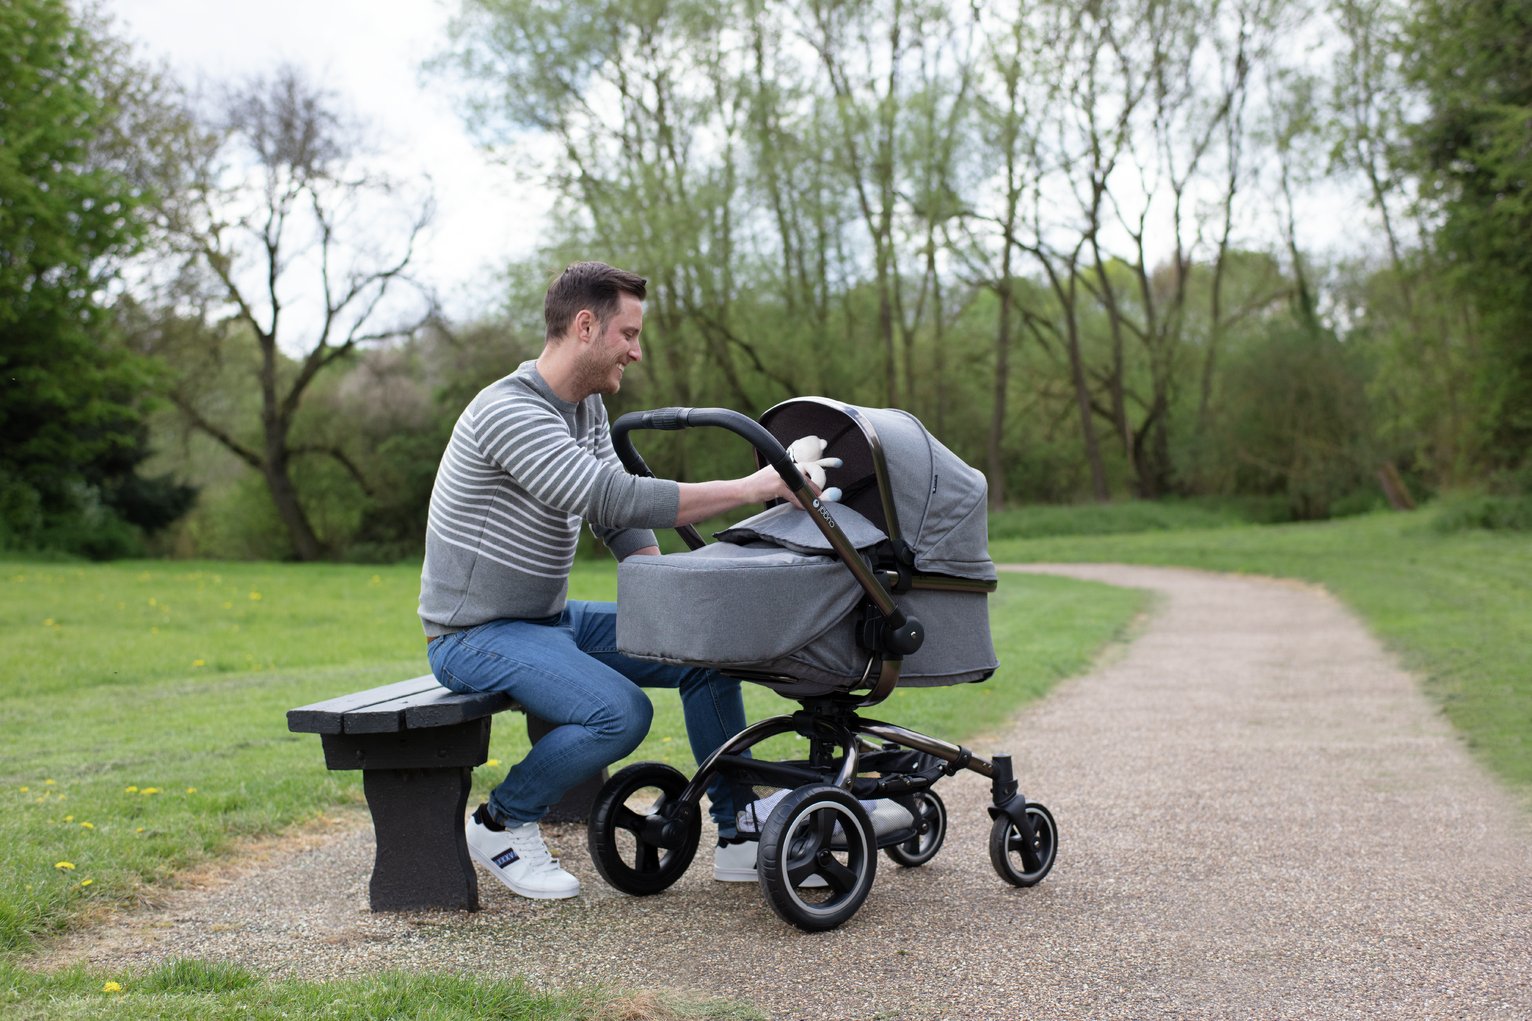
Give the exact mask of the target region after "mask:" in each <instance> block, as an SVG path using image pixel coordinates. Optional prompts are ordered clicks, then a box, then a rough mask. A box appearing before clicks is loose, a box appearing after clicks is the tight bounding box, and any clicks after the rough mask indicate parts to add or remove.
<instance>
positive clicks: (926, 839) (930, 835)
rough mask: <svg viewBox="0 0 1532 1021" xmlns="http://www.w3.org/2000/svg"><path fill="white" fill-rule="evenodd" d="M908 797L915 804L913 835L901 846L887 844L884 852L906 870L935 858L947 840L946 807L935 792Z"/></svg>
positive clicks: (917, 792) (919, 792) (921, 792)
mask: <svg viewBox="0 0 1532 1021" xmlns="http://www.w3.org/2000/svg"><path fill="white" fill-rule="evenodd" d="M911 797H912V798H913V799H914V802H915V835H914V836H913V837H911V838H910V839H908V840H906V841H905V842H904V843H902V844H890V845H889V846H888V847H885V848H884V849H883V853H884V854H886V855H888V857H889V858H890V860H892V861H894V862H895V863H896V864H899V865H903V866H904V867H905V868H915V867H916V866H918V865H924V864H925V863H926V862H928V861H930V860H931V859H932V858H935V857H936V852H937V851H940V850H941V849H942V841H943V840H945V839H947V806H946V805H944V804H942V799H941V798H939V797H937V796H936V792H935V791H916V792H915V793H914V794H913V795H911Z"/></svg>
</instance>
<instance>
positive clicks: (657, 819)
mask: <svg viewBox="0 0 1532 1021" xmlns="http://www.w3.org/2000/svg"><path fill="white" fill-rule="evenodd" d="M685 787H686V777H685V776H684V775H683V774H682V773H681V771H680V770H678V769H675V768H673V767H671V766H667V765H665V764H664V763H663V762H639V763H636V764H634V765H631V766H628V767H627V768H626V769H622V770H619V771H618V772H617V773H616V774H615V775H614V776H613V777H612V778H611V779H609V780H607V782H606V783H605V784H603V785H602V787H601V792H600V793H599V794H597V795H596V801H595V803H594V805H593V806H592V808H591V816H590V828H589V830H588V831H587V832H588V842H589V844H590V856H591V860H592V861H593V862H595V864H596V871H597V872H599V873H601V878H602V879H605V880H606V881H607V882H608V883H610V884H611V885H612V886H615V887H616V888H617V889H619V890H621V891H622V892H623V893H631V894H634V895H636V896H646V895H648V894H652V893H659V892H660V891H661V890H664V889H667V888H668V887H669V886H670V885H671V884H672V883H674V882H675V881H676V880H677V879H680V878H681V876H682V874H683V873H685V872H686V868H687V866H689V865H690V864H691V863H692V858H693V857H694V856H695V855H696V854H697V842H698V841H699V840H700V839H701V838H702V814H701V812H699V811H698V810H697V807H696V806H692V808H691V811H689V812H680V811H678V809H681V808H684V807H685V806H683V805H681V804H679V802H678V801H677V798H678V797H679V795H680V794H681V791H682V790H683V789H684V788H685ZM666 823H669V830H670V832H669V833H668V834H661V833H660V832H659V829H660V827H661V826H662V825H664V824H666Z"/></svg>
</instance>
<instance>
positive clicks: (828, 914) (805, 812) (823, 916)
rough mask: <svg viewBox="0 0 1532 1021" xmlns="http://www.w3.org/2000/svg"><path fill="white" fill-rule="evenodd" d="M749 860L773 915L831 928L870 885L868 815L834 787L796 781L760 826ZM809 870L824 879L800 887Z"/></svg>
mask: <svg viewBox="0 0 1532 1021" xmlns="http://www.w3.org/2000/svg"><path fill="white" fill-rule="evenodd" d="M756 866H757V868H758V870H759V874H760V883H761V889H762V891H764V892H765V894H766V900H767V902H768V903H770V904H771V906H772V909H773V910H775V911H776V913H777V914H779V915H781V916H782V918H784V919H785V920H787V921H789V922H791V923H792V924H794V925H796V926H797V927H798V928H800V929H805V930H807V931H809V932H823V931H824V930H826V929H833V928H835V927H836V926H837V925H840V924H841V923H842V922H844V921H846V920H847V919H848V918H850V917H851V916H852V915H854V914H856V912H857V909H858V908H860V907H861V906H862V901H864V900H866V899H867V893H868V891H869V890H871V889H872V880H873V876H874V875H876V874H877V870H878V845H877V841H876V839H875V838H874V836H873V830H872V822H871V821H870V820H869V819H868V818H867V812H866V810H865V809H863V808H862V805H861V803H860V802H859V801H857V800H856V798H854V797H852V796H851V795H850V794H849V793H847V792H846V791H844V790H842V789H840V788H839V787H834V786H831V785H829V784H809V785H808V786H806V787H799V788H797V789H796V790H794V791H792V792H791V793H790V794H788V795H787V797H785V798H783V799H782V801H781V802H780V803H779V804H778V805H777V807H776V808H774V809H772V812H771V815H770V816H768V817H767V819H766V825H765V826H763V827H762V828H761V846H760V850H759V852H758V855H757V862H756ZM814 876H817V877H819V878H820V879H822V880H823V881H824V885H823V886H818V887H804V886H803V883H804V882H805V881H806V880H808V879H810V878H811V877H814Z"/></svg>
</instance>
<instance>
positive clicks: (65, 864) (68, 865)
mask: <svg viewBox="0 0 1532 1021" xmlns="http://www.w3.org/2000/svg"><path fill="white" fill-rule="evenodd" d="M53 867H54V868H56V869H58V870H59V871H60V872H73V871H74V862H72V861H56V862H54V863H53Z"/></svg>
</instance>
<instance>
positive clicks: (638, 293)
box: [543, 262, 649, 340]
mask: <svg viewBox="0 0 1532 1021" xmlns="http://www.w3.org/2000/svg"><path fill="white" fill-rule="evenodd" d="M648 283H649V282H648V281H647V280H645V279H644V278H643V277H641V276H639V275H638V274H637V273H629V272H628V271H627V270H625V269H618V268H617V267H615V266H608V265H607V264H606V263H604V262H577V263H574V264H573V265H571V266H569V267H568V268H566V269H565V270H564V272H562V273H560V274H559V275H558V279H556V280H554V281H553V283H551V284H549V285H548V294H547V296H546V297H545V298H544V299H543V321H544V322H545V323H546V324H547V326H548V332H547V339H548V340H557V339H558V338H560V337H562V336H563V335H564V333H565V331H566V330H568V329H569V324H570V323H572V322H574V317H575V315H576V314H577V313H579V311H580V310H581V309H586V308H588V309H590V310H591V311H592V312H593V313H595V315H596V318H597V319H598V320H599V321H601V322H603V323H604V322H606V321H607V320H608V319H610V318H612V316H614V315H616V314H617V309H618V306H619V305H620V304H621V302H622V295H624V294H631V295H633V297H635V298H637V299H638V300H639V301H643V300H644V295H645V294H646V293H647V290H648Z"/></svg>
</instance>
